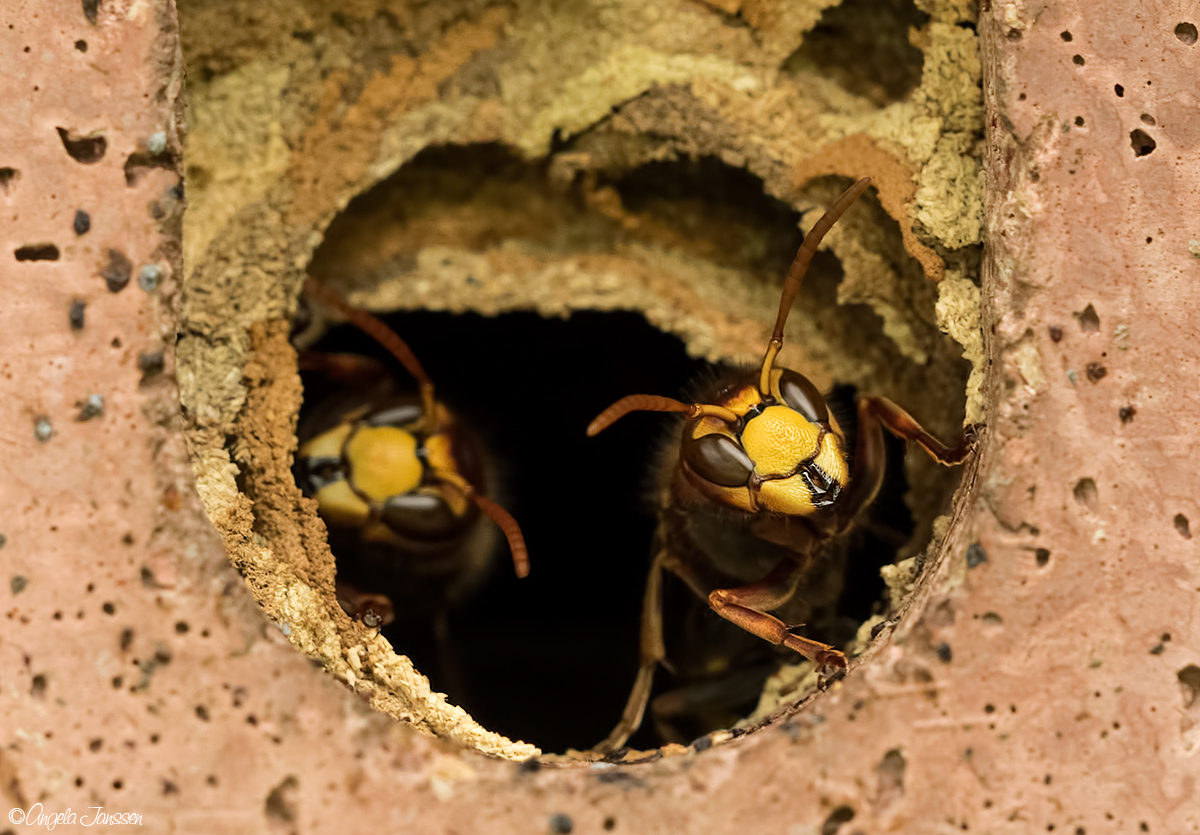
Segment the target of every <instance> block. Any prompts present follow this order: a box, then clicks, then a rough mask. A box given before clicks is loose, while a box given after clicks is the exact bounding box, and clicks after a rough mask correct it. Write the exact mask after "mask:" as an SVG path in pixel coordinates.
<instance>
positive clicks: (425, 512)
mask: <svg viewBox="0 0 1200 835" xmlns="http://www.w3.org/2000/svg"><path fill="white" fill-rule="evenodd" d="M381 518H382V519H383V523H384V524H385V525H387V526H388V527H389V528H391V529H392V530H393V531H395V532H396V533H398V534H400V535H401V536H406V537H410V538H413V539H448V538H450V537H452V536H454V535H455V534H457V533H458V532H459V531H461V530H462V528H463V525H464V523H465V521H466V520H465V519H463V518H462V517H460V516H456V515H455V514H454V511H453V510H451V509H450V505H448V504H446V502H445V501H444V500H443V499H442V498H441V497H440V496H435V495H433V494H432V493H405V494H404V495H403V496H390V497H388V499H387V501H385V502H384V503H383V514H382V517H381Z"/></svg>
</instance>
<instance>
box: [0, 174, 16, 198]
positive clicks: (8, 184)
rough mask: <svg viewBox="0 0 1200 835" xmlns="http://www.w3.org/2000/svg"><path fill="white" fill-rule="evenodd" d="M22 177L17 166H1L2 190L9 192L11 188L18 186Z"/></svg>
mask: <svg viewBox="0 0 1200 835" xmlns="http://www.w3.org/2000/svg"><path fill="white" fill-rule="evenodd" d="M20 177H21V172H20V171H18V170H17V169H15V168H0V191H3V192H4V193H5V194H8V192H9V189H11V188H13V187H14V186H16V184H17V180H18V179H20Z"/></svg>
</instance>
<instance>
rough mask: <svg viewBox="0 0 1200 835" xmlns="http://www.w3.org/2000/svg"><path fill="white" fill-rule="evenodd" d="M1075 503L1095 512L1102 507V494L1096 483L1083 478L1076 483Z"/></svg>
mask: <svg viewBox="0 0 1200 835" xmlns="http://www.w3.org/2000/svg"><path fill="white" fill-rule="evenodd" d="M1073 492H1074V494H1075V501H1077V502H1078V503H1079V504H1081V505H1083V506H1084V507H1086V508H1087V509H1088V510H1090V511H1093V512H1095V510H1096V509H1097V508H1098V507H1099V506H1100V493H1099V491H1098V490H1097V489H1096V482H1095V481H1094V480H1093V479H1090V478H1081V479H1079V481H1077V482H1075V489H1074V491H1073Z"/></svg>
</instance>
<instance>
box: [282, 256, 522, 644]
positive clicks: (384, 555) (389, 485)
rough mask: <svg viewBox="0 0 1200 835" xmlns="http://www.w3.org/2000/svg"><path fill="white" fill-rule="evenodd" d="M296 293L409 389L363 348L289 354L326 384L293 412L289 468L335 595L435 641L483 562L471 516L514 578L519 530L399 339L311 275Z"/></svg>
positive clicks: (464, 434) (474, 447)
mask: <svg viewBox="0 0 1200 835" xmlns="http://www.w3.org/2000/svg"><path fill="white" fill-rule="evenodd" d="M305 291H306V293H307V294H308V296H309V297H310V298H313V299H316V300H318V301H320V302H321V303H322V304H324V305H326V306H328V307H331V308H333V309H335V310H337V311H338V312H339V313H341V314H342V315H343V316H344V317H346V318H347V319H348V320H349V321H350V322H351V323H353V324H354V325H356V326H357V327H358V328H359V329H361V330H362V331H364V332H366V333H367V334H368V335H369V336H371V337H373V338H374V339H376V340H377V341H378V342H379V343H380V344H382V345H383V346H384V347H385V348H387V349H388V351H389V352H390V353H391V354H392V355H393V356H394V357H395V358H396V359H398V360H399V361H400V363H401V364H402V365H403V366H404V367H405V368H406V369H407V370H408V371H409V373H411V374H412V376H413V377H414V378H416V380H417V382H418V383H419V386H420V391H419V393H418V394H415V395H404V394H397V393H396V391H395V384H394V382H393V381H392V378H391V375H390V374H389V373H388V372H387V370H386V369H385V367H384V366H383V365H382V364H381V363H378V362H376V361H375V360H372V359H369V358H367V357H363V356H358V355H351V354H322V353H316V352H304V353H302V354H301V361H300V362H301V368H302V370H306V371H314V372H319V373H320V375H321V376H322V377H324V378H326V379H327V380H331V381H333V382H334V383H335V386H334V390H333V393H332V394H329V395H328V396H326V397H323V398H321V402H320V403H319V405H318V406H316V407H315V408H313V409H311V410H308V414H306V415H305V416H304V418H303V419H302V420H301V421H300V426H299V429H298V436H299V440H300V448H299V451H298V454H297V460H296V474H297V479H298V481H299V483H300V485H301V488H302V489H303V490H304V492H305V493H306V494H307V495H309V496H311V497H312V498H314V499H315V500H316V502H317V512H318V514H319V515H320V516H321V518H322V519H323V520H324V521H325V524H326V527H327V528H328V530H329V543H330V547H331V549H332V550H333V553H334V556H335V558H336V559H337V560H338V578H337V580H338V602H339V603H340V604H341V606H342V608H343V610H345V611H346V613H347V614H349V615H351V616H352V617H356V618H358V619H360V620H362V621H363V622H364V623H366V624H368V625H369V626H385V625H386V624H388V623H390V622H391V621H392V620H393V619H394V618H397V617H403V618H405V619H408V620H413V619H418V620H425V621H426V622H432V623H433V624H434V631H435V633H437V635H438V638H439V641H440V640H442V639H444V635H445V629H446V627H445V616H446V610H447V608H448V607H451V606H453V605H455V604H456V603H459V602H461V601H462V600H463V598H464V597H466V596H467V595H468V593H469V592H470V591H471V590H472V589H473V588H474V587H475V586H477V585H478V583H479V582H480V581H481V580H482V578H483V576H484V574H485V573H486V570H487V568H488V566H489V562H490V557H491V554H492V551H493V548H492V546H493V544H494V541H495V534H494V529H493V528H492V526H491V525H488V524H486V522H485V521H484V519H483V518H482V517H483V516H487V517H489V518H490V519H491V520H492V521H494V522H495V523H496V525H498V526H499V528H500V529H501V530H502V531H503V533H504V535H505V536H506V538H507V539H508V543H509V546H510V549H511V551H512V557H513V564H514V567H515V569H516V572H517V575H518V576H520V577H524V576H525V575H526V574H528V572H529V559H528V554H527V551H526V548H525V541H524V538H523V537H522V535H521V530H520V528H519V526H518V525H517V523H516V521H515V520H514V519H513V518H512V517H511V516H510V515H509V514H508V513H507V511H505V510H504V509H503V508H501V507H500V506H499V505H497V504H496V503H495V502H493V501H492V500H491V499H489V498H487V495H486V493H487V492H489V491H488V489H487V488H488V473H487V472H486V469H487V463H486V458H485V454H484V450H483V447H482V444H481V443H480V442H479V440H478V438H477V437H476V436H475V435H474V434H473V433H472V432H471V431H470V430H469V429H468V428H467V427H466V426H465V425H463V423H462V422H461V421H459V420H458V419H457V418H456V417H455V416H454V415H453V414H452V413H451V412H450V411H449V410H448V409H447V408H446V407H445V406H444V405H443V404H442V403H440V402H439V401H438V400H437V399H436V398H435V397H434V389H433V383H432V382H431V381H430V380H429V378H428V376H427V375H426V374H425V371H424V369H423V368H422V367H421V365H420V363H419V362H418V361H417V359H416V357H415V356H414V355H413V353H412V351H411V350H410V349H409V348H408V346H407V345H406V344H405V343H404V342H403V340H401V339H400V338H399V337H398V336H397V335H396V334H395V333H394V332H393V331H392V330H391V329H390V328H388V327H387V326H386V325H385V324H384V323H383V322H381V321H380V320H378V319H376V318H375V317H374V316H372V315H370V314H369V313H367V312H365V311H363V310H360V309H358V308H355V307H352V306H351V305H349V304H347V303H346V302H345V301H344V300H343V299H342V298H341V297H340V296H338V295H337V294H335V293H334V292H332V291H331V290H329V289H327V288H324V287H322V286H321V285H319V284H317V283H316V282H315V281H313V280H311V279H309V280H308V282H307V283H306V285H305ZM381 588H382V589H386V590H387V594H386V595H384V594H381V593H379V589H381ZM368 589H369V591H368Z"/></svg>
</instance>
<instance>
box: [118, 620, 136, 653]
mask: <svg viewBox="0 0 1200 835" xmlns="http://www.w3.org/2000/svg"><path fill="white" fill-rule="evenodd" d="M119 644H120V647H121V652H127V651H128V650H129V648H130V647H131V646H133V630H132V629H131V628H129V627H128V626H127V627H125V628H124V629H122V630H121V639H120V641H119Z"/></svg>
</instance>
